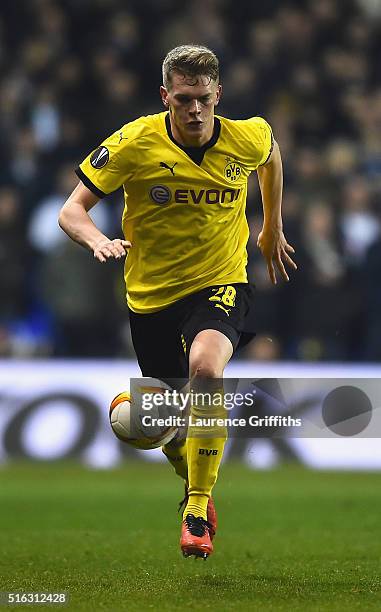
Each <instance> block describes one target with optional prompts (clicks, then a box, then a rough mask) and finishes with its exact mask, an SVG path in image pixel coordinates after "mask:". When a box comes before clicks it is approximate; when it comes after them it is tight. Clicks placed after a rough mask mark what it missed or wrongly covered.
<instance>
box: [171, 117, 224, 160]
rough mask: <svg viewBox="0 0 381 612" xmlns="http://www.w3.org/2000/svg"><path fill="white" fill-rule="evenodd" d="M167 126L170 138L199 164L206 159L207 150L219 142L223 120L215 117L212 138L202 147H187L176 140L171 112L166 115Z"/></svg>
mask: <svg viewBox="0 0 381 612" xmlns="http://www.w3.org/2000/svg"><path fill="white" fill-rule="evenodd" d="M165 126H166V128H167V134H168V137H169V138H170V140H172V142H173V143H174V144H175V145H176V146H177V147H179V148H180V149H181V150H182V151H184V153H186V154H187V155H189V157H190V158H191V159H192V160H193V161H194V162H195V164H197V165H198V166H200V165H201V163H202V160H203V159H204V155H205V153H206V151H207V150H208V149H210V148H211V147H213V146H214V145H215V144H216V142H217V140H218V138H219V135H220V132H221V121H220V120H219V119H218V117H214V128H213V134H212V137H211V139H210V140H208V142H206V143H205V144H204V145H202V146H201V147H185V146H184V145H181V144H180V143H178V142H177V140H175V138H174V136H173V134H172V128H171V120H170V118H169V112H168V113H167V115H166V117H165Z"/></svg>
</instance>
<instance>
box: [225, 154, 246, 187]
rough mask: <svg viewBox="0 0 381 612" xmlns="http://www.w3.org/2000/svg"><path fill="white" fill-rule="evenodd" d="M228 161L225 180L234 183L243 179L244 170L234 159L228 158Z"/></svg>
mask: <svg viewBox="0 0 381 612" xmlns="http://www.w3.org/2000/svg"><path fill="white" fill-rule="evenodd" d="M226 161H227V164H226V166H225V169H224V174H225V178H226V179H228V181H231V182H232V183H234V182H235V181H237V180H238V179H239V178H240V177H241V174H242V168H241V166H240V165H239V164H238V163H237V162H236V161H235V160H234V159H231V158H230V157H227V158H226Z"/></svg>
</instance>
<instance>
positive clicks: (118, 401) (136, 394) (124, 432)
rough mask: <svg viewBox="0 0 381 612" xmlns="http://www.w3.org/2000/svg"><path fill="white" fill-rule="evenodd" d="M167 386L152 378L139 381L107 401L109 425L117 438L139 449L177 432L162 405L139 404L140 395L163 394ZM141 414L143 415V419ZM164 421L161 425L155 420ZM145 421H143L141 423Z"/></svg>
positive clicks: (158, 443) (163, 441)
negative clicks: (110, 400)
mask: <svg viewBox="0 0 381 612" xmlns="http://www.w3.org/2000/svg"><path fill="white" fill-rule="evenodd" d="M166 390H170V391H172V389H171V387H169V386H168V385H166V384H165V383H163V382H162V381H159V380H156V379H149V381H148V382H147V384H145V383H144V381H140V384H139V385H138V386H136V385H134V390H133V391H132V392H131V391H122V392H121V393H119V394H118V395H117V396H116V397H115V398H114V399H113V400H112V402H111V404H110V411H109V416H110V424H111V428H112V430H113V432H114V434H115V435H116V437H117V438H119V440H122V442H127V444H130V445H131V446H133V447H135V448H138V449H141V450H151V449H153V448H158V447H160V446H163V445H164V444H168V442H170V441H171V440H172V439H173V438H174V437H175V436H176V434H177V433H178V427H177V426H176V425H173V424H172V422H173V421H172V419H171V415H170V412H169V411H168V409H167V407H166V406H165V405H160V406H156V405H152V407H151V408H149V409H147V407H143V401H142V396H143V394H147V395H148V396H151V397H152V396H153V395H156V394H158V395H159V394H164V392H165V391H166ZM144 417H146V418H145V419H144ZM158 419H160V420H161V421H163V420H165V421H167V423H166V424H165V425H162V424H161V423H159V424H158V423H157V420H158ZM145 420H146V421H147V423H145Z"/></svg>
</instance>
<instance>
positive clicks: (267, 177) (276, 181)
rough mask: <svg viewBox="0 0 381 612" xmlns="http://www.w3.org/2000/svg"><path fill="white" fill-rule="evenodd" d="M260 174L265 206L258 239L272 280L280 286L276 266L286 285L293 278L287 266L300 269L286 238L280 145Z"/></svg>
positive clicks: (259, 168)
mask: <svg viewBox="0 0 381 612" xmlns="http://www.w3.org/2000/svg"><path fill="white" fill-rule="evenodd" d="M257 174H258V180H259V186H260V189H261V195H262V204H263V227H262V230H261V232H260V233H259V236H258V241H257V246H258V247H259V249H260V250H261V252H262V255H263V257H264V258H265V260H266V263H267V269H268V273H269V276H270V280H271V282H272V283H273V284H274V285H276V282H277V278H276V274H275V268H274V264H275V266H276V267H277V268H278V270H279V272H280V273H281V275H282V277H283V278H284V279H285V280H286V281H288V280H289V277H288V274H287V272H286V269H285V267H284V264H288V265H289V266H291V268H293V269H294V270H296V269H297V266H296V263H295V262H294V261H293V260H292V259H291V257H290V256H289V254H288V253H295V250H294V249H293V247H292V246H291V245H290V244H288V242H287V240H286V238H285V236H284V234H283V222H282V213H281V205H282V189H283V168H282V158H281V155H280V150H279V146H278V143H277V142H276V141H274V147H273V150H272V152H271V155H270V157H269V158H268V160H267V161H266V162H265V163H264V164H263V165H262V166H259V167H258V168H257Z"/></svg>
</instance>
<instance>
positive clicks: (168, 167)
mask: <svg viewBox="0 0 381 612" xmlns="http://www.w3.org/2000/svg"><path fill="white" fill-rule="evenodd" d="M176 165H177V162H175V163H174V164H173V166H168V164H166V163H165V162H160V164H159V166H160V168H165V169H166V170H169V171H170V172H171V174H172V176H175V171H174V169H173V168H174V167H175V166H176Z"/></svg>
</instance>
